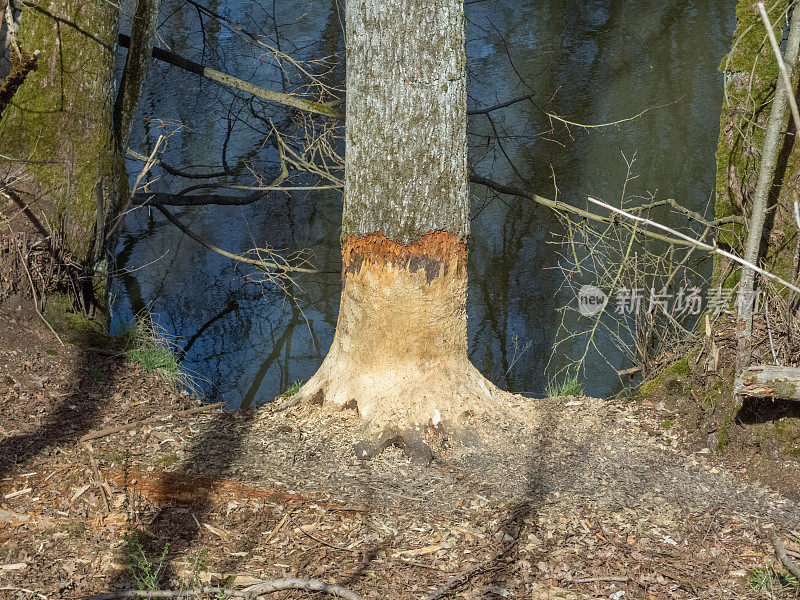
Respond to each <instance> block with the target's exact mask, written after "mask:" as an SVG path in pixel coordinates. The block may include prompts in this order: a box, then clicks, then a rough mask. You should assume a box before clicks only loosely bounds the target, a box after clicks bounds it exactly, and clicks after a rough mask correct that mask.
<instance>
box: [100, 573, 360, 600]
mask: <svg viewBox="0 0 800 600" xmlns="http://www.w3.org/2000/svg"><path fill="white" fill-rule="evenodd" d="M281 590H306V591H309V592H325V593H326V594H330V595H331V596H336V597H337V598H345V600H363V598H362V597H361V596H359V595H358V594H356V593H355V592H351V591H350V590H348V589H347V588H343V587H341V586H338V585H333V584H330V583H325V582H324V581H320V580H318V579H295V578H291V577H289V578H285V579H274V580H271V581H261V582H259V583H256V584H255V585H251V586H250V587H248V588H245V589H243V590H231V589H226V588H220V587H204V588H199V589H196V590H157V591H151V590H126V591H120V592H106V593H104V594H97V595H95V596H90V597H89V598H87V599H86V600H112V599H114V598H193V597H195V596H201V595H203V594H221V595H225V596H228V597H233V598H256V597H257V596H261V595H263V594H271V593H273V592H280V591H281Z"/></svg>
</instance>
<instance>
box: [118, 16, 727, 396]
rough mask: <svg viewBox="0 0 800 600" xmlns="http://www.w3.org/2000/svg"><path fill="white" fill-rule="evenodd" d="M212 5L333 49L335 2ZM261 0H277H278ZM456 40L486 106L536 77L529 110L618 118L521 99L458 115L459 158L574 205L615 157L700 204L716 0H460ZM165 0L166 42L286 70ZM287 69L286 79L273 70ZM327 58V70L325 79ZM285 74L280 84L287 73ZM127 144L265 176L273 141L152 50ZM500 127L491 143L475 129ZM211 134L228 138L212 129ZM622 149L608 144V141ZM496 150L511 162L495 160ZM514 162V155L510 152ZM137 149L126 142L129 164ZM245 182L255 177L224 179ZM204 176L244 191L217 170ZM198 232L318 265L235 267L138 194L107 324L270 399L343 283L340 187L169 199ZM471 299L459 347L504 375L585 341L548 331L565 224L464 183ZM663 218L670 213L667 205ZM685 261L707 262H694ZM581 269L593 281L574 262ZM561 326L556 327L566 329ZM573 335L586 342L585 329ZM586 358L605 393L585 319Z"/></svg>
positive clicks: (326, 322) (507, 383) (540, 364)
mask: <svg viewBox="0 0 800 600" xmlns="http://www.w3.org/2000/svg"><path fill="white" fill-rule="evenodd" d="M208 6H209V7H210V8H212V9H213V10H214V11H216V12H219V13H221V14H223V15H224V16H225V17H227V18H229V19H231V20H232V21H235V22H237V23H239V24H241V25H242V26H243V27H244V28H245V29H247V30H248V31H251V32H254V33H256V34H257V35H260V36H263V38H262V39H264V40H266V41H269V43H271V44H273V45H276V46H280V49H281V50H282V51H284V52H286V53H287V54H290V55H292V56H294V57H297V58H305V59H314V58H320V57H324V56H329V55H331V54H334V53H336V52H338V53H341V51H342V49H343V37H342V33H341V30H340V27H339V23H340V21H339V15H338V13H337V11H336V10H335V8H334V7H332V6H331V5H330V4H329V3H326V2H300V1H295V2H292V1H284V2H281V3H279V4H278V3H271V2H264V3H260V2H251V1H247V2H243V1H228V2H222V1H220V0H215V1H213V2H211V1H210V0H209V4H208ZM276 6H277V8H276ZM466 13H467V18H468V25H467V27H468V30H467V37H468V42H467V55H468V69H469V93H470V107H471V108H472V107H477V106H482V105H483V106H486V105H494V104H496V103H499V102H503V101H506V100H508V99H510V98H514V97H518V96H520V95H525V94H529V93H532V94H533V100H534V101H535V103H536V105H538V106H539V107H541V109H546V110H547V111H550V112H554V113H557V114H559V115H562V116H564V117H565V118H568V119H569V120H571V121H576V122H582V123H604V122H610V121H616V120H618V119H622V118H625V117H630V116H632V115H635V114H637V113H639V112H640V111H642V110H643V109H646V108H648V107H652V106H656V105H664V104H666V105H667V106H665V107H663V108H660V109H658V110H652V111H650V112H647V113H645V114H644V115H642V116H641V117H639V118H637V119H635V120H633V121H630V122H624V123H620V124H618V125H617V126H612V127H607V128H602V129H590V130H584V129H581V128H579V127H574V126H572V127H569V128H567V127H565V126H564V125H561V124H558V123H551V122H550V120H549V119H548V117H547V116H546V115H545V114H544V113H543V112H542V110H541V109H540V108H537V107H536V106H534V105H532V104H531V103H529V102H522V103H518V104H514V105H512V106H510V107H508V108H506V109H504V110H502V111H499V112H495V113H493V114H492V116H493V122H489V121H488V120H487V119H486V118H485V117H484V116H481V115H475V116H474V117H471V118H470V124H469V131H470V134H471V135H470V145H471V149H470V159H471V161H472V164H473V165H474V167H475V171H476V172H477V173H479V174H481V175H483V176H485V177H489V178H491V179H494V180H496V181H499V182H502V183H514V184H515V185H518V186H520V187H523V188H525V189H527V190H529V191H531V192H535V193H538V194H541V195H544V196H549V197H552V196H553V195H554V181H553V174H555V182H556V184H557V186H558V194H559V199H561V200H564V201H567V202H570V203H572V204H574V205H576V206H581V207H585V206H586V199H585V198H586V195H587V194H591V195H593V196H596V197H599V198H603V199H608V200H613V199H616V200H617V202H618V201H619V198H620V196H621V193H622V187H623V184H624V183H625V174H626V161H625V158H624V157H627V158H628V159H631V158H633V157H635V163H634V168H633V173H634V174H635V175H636V178H635V179H633V180H632V181H630V182H629V183H628V184H627V188H626V193H627V194H628V195H629V196H630V195H646V194H647V193H648V192H657V197H658V198H667V197H672V198H675V199H677V200H679V201H680V202H681V203H682V204H684V205H685V206H687V207H689V208H691V209H693V210H696V211H698V212H700V213H704V214H713V209H712V208H711V207H710V204H709V203H710V201H711V199H712V194H713V189H714V171H715V165H714V150H715V146H716V139H717V134H718V130H719V109H720V103H721V95H722V89H721V86H722V77H721V74H720V73H718V72H717V66H718V64H719V61H720V59H721V58H722V56H723V55H724V54H725V52H726V50H727V49H728V48H729V45H730V36H731V33H732V31H733V27H734V25H735V18H734V14H733V7H732V5H731V3H730V2H724V1H723V0H709V1H707V2H703V3H694V2H688V1H674V0H669V1H663V0H662V1H659V2H655V1H652V2H645V1H641V0H636V1H634V0H629V1H627V2H622V1H619V2H612V1H593V2H590V1H581V2H579V1H573V2H558V1H555V0H554V1H552V2H546V3H545V2H536V3H533V2H531V3H518V2H495V1H491V0H486V1H478V2H476V1H473V2H468V3H467V5H466ZM203 22H204V24H205V32H204V33H202V32H201V30H200V17H199V16H198V13H197V12H196V11H195V10H194V9H190V8H189V7H186V6H183V3H182V2H181V1H180V0H167V1H165V2H163V3H162V25H161V28H160V34H161V36H162V38H163V39H164V40H165V41H166V43H167V44H168V45H169V47H170V49H172V50H173V51H175V52H177V53H180V54H182V55H184V56H187V57H189V58H192V59H194V60H197V61H200V62H204V63H206V64H208V65H209V66H213V67H215V68H218V69H220V70H222V71H226V72H229V73H232V74H235V75H237V76H239V77H241V78H243V79H247V80H250V81H252V82H254V83H256V84H258V85H262V86H264V87H269V88H271V89H277V90H280V89H290V88H291V86H292V85H293V84H294V83H296V81H294V80H293V79H292V77H293V75H292V74H291V73H289V74H288V75H287V74H284V75H283V76H282V75H281V70H280V69H278V68H277V67H276V64H275V61H273V60H271V59H269V58H267V57H265V55H264V53H263V52H262V50H260V49H259V48H257V47H255V46H254V45H253V44H252V43H251V42H250V41H249V40H247V39H246V38H245V37H244V36H242V35H237V34H235V33H232V32H231V31H230V30H228V29H226V28H225V27H221V26H219V25H218V24H216V23H215V22H214V21H212V20H211V19H209V18H208V17H205V18H203ZM287 77H288V80H287ZM342 77H343V72H342V67H341V66H340V67H339V68H337V69H334V70H333V72H332V74H331V75H330V81H331V82H333V83H335V82H336V81H337V80H338V81H341V78H342ZM284 86H287V87H285V88H284ZM141 113H142V114H141V120H140V122H139V124H138V126H137V129H136V130H135V132H134V136H133V139H132V142H131V146H132V147H133V148H135V149H136V150H138V151H140V152H144V153H147V152H149V150H150V149H151V148H152V147H153V145H154V143H155V140H156V139H157V137H158V135H159V134H161V133H167V132H171V131H173V130H174V128H175V125H176V124H180V125H181V129H180V131H178V132H175V133H172V135H171V136H170V137H169V139H168V141H167V150H166V152H165V153H164V155H163V157H162V158H163V160H164V161H165V162H167V163H169V164H171V165H173V166H177V167H193V168H195V171H202V170H217V169H219V168H220V165H222V164H223V147H224V148H225V151H224V155H225V160H226V161H227V163H228V164H231V165H233V164H235V163H236V162H237V161H239V160H240V159H244V160H246V161H247V163H248V164H249V165H250V167H251V168H252V170H253V171H254V172H256V173H259V174H261V175H263V176H264V177H265V178H266V179H270V174H272V173H274V172H275V169H276V162H275V161H276V153H275V150H274V148H273V147H272V146H271V145H270V144H269V143H265V133H264V132H265V128H264V125H263V123H262V122H261V121H260V120H259V119H258V118H257V117H256V116H254V115H253V114H252V112H251V111H250V109H249V108H248V104H247V97H246V96H245V95H243V94H239V95H236V94H233V93H231V92H230V91H229V90H226V89H223V88H221V87H220V86H218V85H216V84H214V83H212V82H209V81H205V80H201V79H200V78H198V77H196V76H194V75H191V74H188V73H185V72H181V71H178V70H177V69H175V68H174V67H169V66H166V65H163V64H156V65H155V66H154V69H153V72H152V75H151V77H150V80H149V82H148V86H147V90H146V92H145V98H144V100H143V102H142V107H141ZM495 131H496V132H498V133H500V134H501V135H507V137H505V138H504V139H503V140H502V143H501V144H499V143H497V141H496V140H489V138H490V137H493V135H494V133H495ZM226 139H227V142H226ZM623 155H624V156H623ZM509 161H510V162H509ZM512 165H513V166H512ZM140 168H141V163H138V162H136V161H133V160H131V161H130V162H129V169H130V172H131V173H137V172H138V170H139V169H140ZM149 179H150V180H151V183H150V187H149V189H150V190H151V191H154V192H165V193H176V192H178V191H179V190H181V189H182V188H184V187H186V186H189V185H193V184H196V183H197V181H195V180H186V179H181V178H176V177H173V176H170V175H167V174H165V173H163V172H162V171H161V170H160V169H159V168H157V167H156V168H155V169H154V170H153V172H152V173H151V175H150V177H149ZM225 181H227V182H228V183H252V181H253V178H252V176H249V175H247V173H245V174H244V175H242V176H240V177H239V178H228V179H226V180H225ZM205 193H209V194H220V195H228V196H236V195H246V192H238V191H235V190H229V189H213V190H207V191H206V192H205ZM173 212H174V213H175V214H176V215H179V217H180V219H181V220H182V221H183V222H184V223H185V224H186V225H187V226H189V227H191V228H192V229H193V230H195V231H196V232H197V233H199V234H200V235H202V236H203V237H205V238H206V239H208V240H209V241H210V242H212V243H214V244H216V245H218V246H221V247H223V248H225V249H227V250H231V251H234V252H238V251H242V250H246V249H248V248H252V247H254V246H266V245H269V246H271V247H273V248H279V249H286V250H288V251H293V250H298V249H303V248H306V249H310V250H311V251H313V253H314V256H315V258H314V264H315V265H316V266H317V267H318V268H320V269H321V270H322V271H326V272H327V273H323V274H317V275H306V276H298V277H297V278H296V285H293V286H290V290H289V291H290V292H291V293H292V294H293V295H294V296H295V297H296V298H297V299H298V301H297V302H291V301H289V300H288V299H287V296H286V294H285V293H284V292H283V291H281V290H279V289H277V288H276V287H274V286H272V285H270V284H264V285H258V284H254V283H252V282H250V281H248V280H247V279H246V278H245V275H246V274H247V273H248V270H247V269H243V268H242V267H241V266H236V265H234V264H232V262H231V261H230V260H228V259H226V258H223V257H222V256H219V255H217V254H214V253H211V252H208V251H206V250H205V249H203V248H202V247H201V246H199V245H198V244H197V243H195V242H194V241H192V240H191V239H189V238H187V237H185V236H184V235H183V234H181V233H180V232H179V231H178V230H177V229H176V228H175V227H174V226H172V225H171V224H169V223H168V222H166V221H165V219H164V218H163V217H162V216H161V215H160V214H159V213H158V212H157V211H150V210H147V209H139V210H136V211H134V212H132V213H131V214H130V215H129V217H128V219H127V221H126V232H125V234H124V236H123V238H122V240H121V243H120V247H119V266H120V267H125V268H126V269H128V272H125V273H124V274H123V275H121V276H120V277H119V278H118V280H117V284H116V286H115V292H114V293H115V303H114V307H113V324H114V327H115V328H117V329H118V328H120V327H122V326H124V325H125V324H127V323H130V322H131V321H132V319H133V315H134V314H135V313H136V312H141V311H143V310H149V312H150V313H151V314H152V318H153V320H154V321H155V322H156V323H157V324H158V325H160V326H161V327H163V328H164V329H165V330H166V331H167V332H168V333H169V334H170V335H172V336H174V340H175V343H176V345H177V348H178V350H179V351H180V353H181V356H182V357H183V366H184V367H185V369H187V370H188V371H189V372H190V373H193V374H195V375H196V377H197V381H198V383H199V385H200V387H201V388H202V390H203V392H204V393H205V394H206V395H207V396H208V398H209V399H215V400H220V399H222V400H227V401H229V402H230V403H231V404H232V405H234V406H237V405H240V404H242V403H245V404H250V403H256V404H257V403H259V402H264V401H267V400H269V399H271V398H273V397H274V396H276V395H277V394H279V393H280V392H281V391H283V390H284V389H286V388H287V387H288V386H289V385H290V384H291V383H292V382H293V381H295V380H305V379H307V378H309V377H310V376H311V375H312V374H313V373H314V371H315V370H316V368H317V366H318V365H319V364H320V362H321V361H322V358H323V357H324V356H325V353H326V352H327V349H328V347H329V345H330V343H331V340H332V337H333V332H334V328H335V324H336V316H337V309H338V301H339V292H340V280H339V275H338V271H339V268H340V254H339V251H340V250H339V226H340V221H341V199H340V196H339V194H338V193H335V192H330V191H316V192H295V193H292V194H286V193H283V192H281V193H271V194H270V195H269V196H267V197H266V198H264V199H262V200H261V201H259V202H258V203H255V204H252V205H248V206H239V207H223V206H213V205H212V206H205V207H194V208H187V209H178V208H175V209H173ZM472 216H473V219H472V235H471V239H470V273H469V275H470V288H469V300H468V314H469V336H470V350H469V351H470V356H471V359H472V360H473V362H474V363H475V364H476V366H478V367H479V368H480V369H481V370H482V372H483V373H484V374H485V375H486V376H487V377H489V378H490V379H491V380H492V381H494V382H495V383H497V384H498V385H500V386H502V387H503V388H506V389H508V390H511V391H514V392H521V393H526V394H531V395H536V394H541V393H543V391H544V389H545V386H546V383H547V381H548V377H550V376H551V374H552V373H553V372H555V371H557V370H558V368H559V367H560V366H563V365H565V364H568V363H569V362H570V361H573V360H575V359H576V358H577V357H578V356H580V355H581V354H582V353H583V348H584V346H585V341H586V337H585V335H582V334H579V333H580V332H581V331H582V330H583V329H585V328H587V323H589V326H590V325H591V322H590V321H585V322H581V321H580V318H578V319H571V320H570V319H568V320H567V321H566V325H567V331H568V332H572V333H576V334H579V335H576V336H575V338H574V339H573V340H571V341H570V342H568V343H566V344H562V345H559V346H558V347H557V348H556V351H555V355H554V356H553V357H552V362H551V365H550V371H549V372H547V371H546V370H545V367H546V365H547V363H548V360H549V359H550V358H551V354H552V353H553V348H554V343H555V341H556V333H557V329H558V324H559V323H560V322H561V320H562V316H561V314H560V313H559V310H558V309H559V308H561V307H563V306H564V305H566V304H569V303H573V304H574V303H575V298H574V293H573V292H570V291H569V290H568V289H567V288H565V287H564V286H563V275H562V274H561V271H560V270H559V268H558V267H559V266H563V264H564V259H563V258H562V256H561V252H562V250H563V249H562V248H561V247H560V246H559V245H558V244H555V243H554V242H555V241H557V235H558V234H559V233H562V232H563V227H564V226H563V224H562V223H561V222H559V221H558V220H557V219H556V218H555V217H554V216H553V215H552V214H551V213H550V211H549V209H546V208H544V207H541V206H538V205H536V204H534V203H532V202H530V201H527V200H519V199H515V198H511V197H502V198H494V199H493V197H492V196H491V195H489V194H487V192H486V190H485V189H484V188H481V187H478V186H475V187H474V188H473V208H472ZM663 217H664V219H665V220H667V221H668V222H669V221H670V219H674V218H675V217H674V216H673V217H670V216H669V215H667V214H666V213H665V214H664V215H663ZM695 267H696V269H697V270H698V272H699V273H700V274H702V273H707V272H708V271H709V270H710V261H709V260H705V261H700V262H699V263H697V264H696V265H695ZM586 283H592V282H591V281H586ZM562 333H563V332H562ZM582 344H583V345H582ZM597 346H598V348H599V352H598V351H597V350H592V352H590V353H589V354H588V355H587V357H586V360H585V362H584V370H583V371H582V372H581V378H582V379H583V381H584V386H585V390H586V391H587V392H588V393H591V394H593V395H600V396H602V395H606V394H609V393H611V392H613V391H614V390H615V389H617V388H618V387H619V385H620V379H619V377H618V376H617V375H616V372H615V368H616V369H622V368H625V367H626V366H629V365H628V364H626V363H625V358H624V356H623V353H622V352H621V351H620V350H619V349H618V348H617V347H616V346H615V345H614V344H613V343H611V341H610V340H608V339H605V338H604V337H603V335H598V341H597Z"/></svg>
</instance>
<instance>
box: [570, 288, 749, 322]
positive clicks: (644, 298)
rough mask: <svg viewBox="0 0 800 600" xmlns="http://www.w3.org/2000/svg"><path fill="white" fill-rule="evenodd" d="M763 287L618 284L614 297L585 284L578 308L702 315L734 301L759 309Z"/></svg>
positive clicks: (591, 313)
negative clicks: (744, 290)
mask: <svg viewBox="0 0 800 600" xmlns="http://www.w3.org/2000/svg"><path fill="white" fill-rule="evenodd" d="M760 297H761V290H754V291H752V292H749V293H738V292H737V291H736V290H735V289H731V288H727V289H722V288H711V289H708V290H704V289H702V288H700V287H697V286H687V287H679V288H678V289H677V290H667V289H666V288H662V289H661V290H658V289H657V288H650V289H646V288H640V287H636V288H619V289H617V290H614V292H613V293H612V294H611V297H609V295H608V294H607V293H605V292H603V291H602V290H600V289H599V288H597V287H595V286H593V285H584V286H582V287H581V289H580V290H578V294H577V300H578V312H580V314H582V315H583V316H584V317H591V316H594V315H597V314H599V313H600V312H602V311H603V310H604V309H605V308H606V306H607V305H609V304H610V305H611V307H610V309H609V310H610V311H611V312H613V313H614V314H617V315H621V316H626V315H628V316H632V315H638V314H640V313H642V312H647V313H653V312H656V311H659V309H660V311H663V312H665V313H667V314H670V315H672V316H674V317H682V316H686V315H699V314H701V313H703V312H708V313H711V314H712V315H718V314H720V313H721V312H722V311H723V310H725V309H726V308H728V307H729V306H730V305H731V303H732V301H734V300H735V301H736V304H737V307H738V306H742V305H743V304H742V303H747V302H749V303H751V304H753V305H754V306H755V309H756V310H758V303H759V300H760Z"/></svg>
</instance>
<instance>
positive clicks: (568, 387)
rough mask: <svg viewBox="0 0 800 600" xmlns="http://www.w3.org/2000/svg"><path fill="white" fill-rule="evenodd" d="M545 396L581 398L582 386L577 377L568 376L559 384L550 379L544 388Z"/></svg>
mask: <svg viewBox="0 0 800 600" xmlns="http://www.w3.org/2000/svg"><path fill="white" fill-rule="evenodd" d="M545 395H546V396H547V397H548V398H559V397H561V396H583V385H581V381H580V379H578V376H577V375H572V376H568V377H566V378H565V379H564V380H563V381H561V382H560V383H559V382H557V381H556V380H555V379H551V380H550V382H549V383H548V384H547V387H546V388H545Z"/></svg>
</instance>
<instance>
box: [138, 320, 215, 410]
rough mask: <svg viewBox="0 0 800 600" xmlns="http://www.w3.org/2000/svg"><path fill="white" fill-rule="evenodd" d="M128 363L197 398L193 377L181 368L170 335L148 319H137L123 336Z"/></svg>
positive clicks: (197, 389) (197, 387) (176, 349)
mask: <svg viewBox="0 0 800 600" xmlns="http://www.w3.org/2000/svg"><path fill="white" fill-rule="evenodd" d="M123 337H124V338H125V340H126V344H125V345H126V350H125V352H126V354H127V355H128V360H130V361H131V362H132V363H135V364H137V365H139V366H140V367H141V368H142V369H144V370H145V371H147V372H148V373H151V372H155V373H158V375H159V376H160V377H161V378H162V379H163V380H164V381H166V382H167V383H172V384H174V385H176V386H178V387H183V388H186V389H188V390H189V391H190V392H192V393H194V394H195V395H199V390H200V388H199V386H198V385H197V381H196V378H195V377H194V376H192V375H189V374H188V373H187V372H186V371H185V370H183V369H181V365H180V361H179V360H178V355H179V350H178V345H177V344H176V343H175V339H174V337H173V336H171V335H169V334H168V333H167V332H166V330H165V329H164V328H163V327H161V326H160V325H158V324H156V323H153V321H152V319H150V317H149V316H145V317H139V318H137V319H136V323H135V324H133V325H131V326H130V327H129V328H128V330H127V331H126V332H125V333H123Z"/></svg>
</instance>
